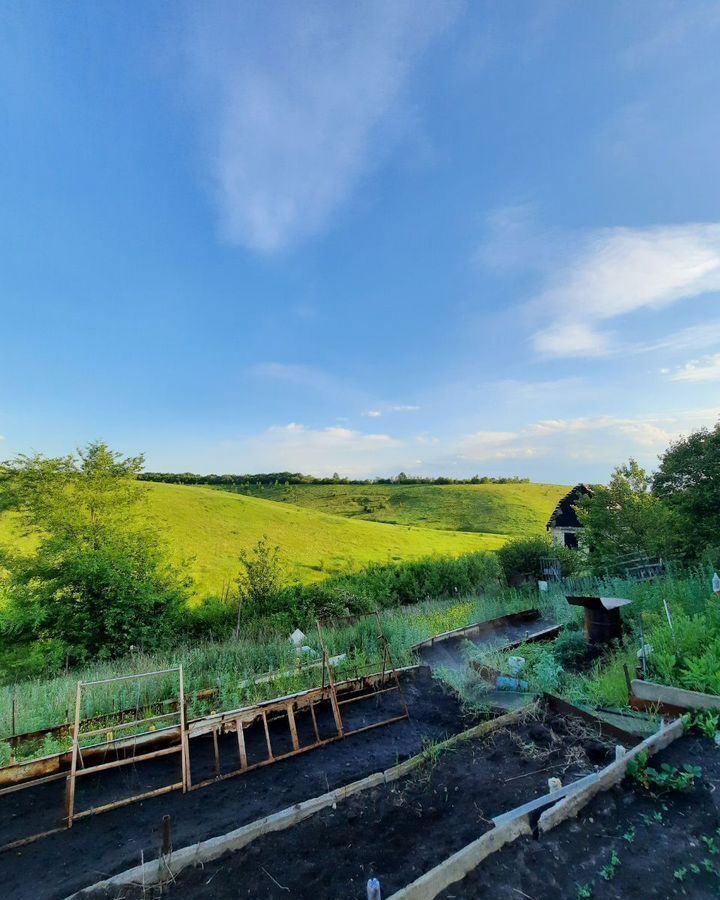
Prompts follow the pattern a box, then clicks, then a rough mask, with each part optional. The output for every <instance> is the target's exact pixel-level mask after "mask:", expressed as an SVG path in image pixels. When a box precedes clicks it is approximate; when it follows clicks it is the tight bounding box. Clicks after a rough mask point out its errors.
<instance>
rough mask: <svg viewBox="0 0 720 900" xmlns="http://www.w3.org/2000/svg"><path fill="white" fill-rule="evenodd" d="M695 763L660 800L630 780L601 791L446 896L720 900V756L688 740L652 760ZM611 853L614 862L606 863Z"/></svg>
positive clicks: (702, 742) (472, 899)
mask: <svg viewBox="0 0 720 900" xmlns="http://www.w3.org/2000/svg"><path fill="white" fill-rule="evenodd" d="M663 762H667V763H669V764H671V765H674V766H677V767H678V768H682V766H683V764H684V763H690V764H691V765H695V766H700V767H701V768H702V771H703V777H702V780H701V781H700V782H699V783H697V785H696V787H695V788H694V789H693V790H692V791H689V792H687V793H678V792H676V791H671V792H667V793H664V794H661V795H658V796H656V797H653V796H651V795H650V794H649V793H648V792H647V791H646V790H644V789H642V788H638V787H636V786H635V784H634V782H632V781H631V780H630V779H626V780H625V781H624V782H623V783H622V784H621V785H618V786H616V787H614V788H612V789H611V790H609V791H607V792H605V793H603V794H599V795H598V796H597V797H595V798H594V799H593V800H592V801H591V802H590V803H589V804H588V805H587V806H586V807H585V808H584V809H583V810H581V812H580V813H579V815H578V817H577V819H573V820H568V821H567V822H564V823H563V824H562V825H559V826H558V827H557V828H555V829H553V830H552V831H550V832H548V834H546V835H542V836H541V837H540V838H539V839H538V840H533V839H532V838H520V839H518V840H517V841H515V842H514V843H513V844H511V845H510V846H508V847H505V848H504V849H502V850H500V851H499V852H497V853H494V854H493V855H492V856H490V857H488V859H486V860H485V861H484V862H483V863H481V864H480V866H478V868H477V869H475V870H474V871H473V872H471V873H470V874H469V875H468V876H467V877H466V878H464V879H463V880H462V881H461V882H458V883H457V884H454V885H452V886H451V887H449V888H448V889H447V890H446V891H445V892H443V893H442V894H441V895H440V896H441V898H442V900H476V898H492V900H518V898H522V897H525V898H530V900H557V898H572V900H575V898H583V897H585V898H593V900H666V898H672V897H683V898H688V900H706V898H710V897H718V896H720V835H719V834H718V829H719V828H720V811H719V809H718V805H719V804H720V796H719V795H720V791H718V790H716V788H717V786H718V784H720V750H718V749H717V748H716V747H715V745H714V744H713V743H712V742H711V741H709V740H707V739H706V738H699V737H696V736H685V737H682V738H680V739H679V740H677V741H676V742H675V743H674V744H672V745H671V746H670V747H668V749H667V750H665V751H663V752H662V753H660V754H658V756H656V757H653V758H652V760H651V761H650V763H649V764H650V765H651V766H653V767H654V768H659V767H660V765H661V764H662V763H663ZM613 851H614V852H615V854H616V855H617V859H618V860H619V862H618V864H617V865H615V866H612V865H609V864H610V862H611V854H612V853H613Z"/></svg>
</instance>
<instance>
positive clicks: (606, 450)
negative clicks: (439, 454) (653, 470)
mask: <svg viewBox="0 0 720 900" xmlns="http://www.w3.org/2000/svg"><path fill="white" fill-rule="evenodd" d="M718 416H720V406H718V407H716V408H711V409H708V408H701V409H690V410H683V411H682V412H678V413H663V414H650V415H647V416H642V417H640V416H638V417H621V416H615V415H597V416H580V417H576V418H572V419H542V420H539V421H538V422H533V423H531V424H528V425H527V426H525V427H524V428H522V429H519V430H518V431H507V432H503V431H480V432H477V433H475V434H470V435H467V436H466V437H465V438H463V439H462V440H461V441H460V442H459V444H458V446H457V456H458V458H459V459H461V460H463V461H467V462H484V461H490V460H502V459H533V458H536V457H545V458H547V457H552V458H553V459H554V460H561V461H564V462H565V463H570V462H572V461H583V462H585V463H605V464H612V463H613V462H615V463H620V462H622V461H623V460H624V459H627V458H628V457H629V456H630V455H639V456H642V457H644V458H645V459H646V460H647V461H648V462H649V463H652V462H654V460H653V455H656V454H658V453H660V452H661V451H662V450H664V449H665V448H666V447H667V446H668V444H669V443H670V442H671V441H673V440H675V439H676V438H678V437H679V436H680V435H682V434H687V433H688V432H689V431H692V430H693V429H696V428H700V427H702V426H704V425H709V424H712V423H713V422H715V421H716V420H717V418H718Z"/></svg>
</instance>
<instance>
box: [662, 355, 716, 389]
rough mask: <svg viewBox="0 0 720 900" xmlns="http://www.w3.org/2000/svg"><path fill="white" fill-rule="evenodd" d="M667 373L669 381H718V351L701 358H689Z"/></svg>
mask: <svg viewBox="0 0 720 900" xmlns="http://www.w3.org/2000/svg"><path fill="white" fill-rule="evenodd" d="M666 374H668V373H666ZM669 374H670V380H671V381H692V382H701V381H720V353H713V354H711V355H710V356H705V357H703V358H702V359H691V360H690V361H689V362H686V363H685V365H684V366H678V368H676V369H675V370H674V371H672V372H670V373H669Z"/></svg>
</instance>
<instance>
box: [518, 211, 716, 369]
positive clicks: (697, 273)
mask: <svg viewBox="0 0 720 900" xmlns="http://www.w3.org/2000/svg"><path fill="white" fill-rule="evenodd" d="M714 291H720V225H718V224H688V225H678V226H660V227H655V228H646V229H631V228H609V229H603V230H601V231H598V232H594V233H592V234H590V235H589V236H588V237H587V239H586V240H585V242H584V246H583V247H582V249H581V250H580V251H579V252H578V253H577V254H576V255H575V256H573V257H572V258H570V259H568V260H567V261H566V263H565V265H564V266H562V267H561V268H560V269H559V270H558V271H557V272H555V273H553V274H552V275H550V277H549V279H548V283H547V284H546V287H545V289H544V291H543V292H542V293H541V295H540V296H539V297H537V298H536V300H535V301H534V302H533V304H532V306H533V307H534V308H535V309H536V310H537V311H538V312H539V313H540V314H541V315H544V316H547V317H549V319H550V324H549V325H548V326H547V327H545V328H543V329H541V330H539V331H538V332H536V334H535V335H534V338H533V343H534V346H535V348H536V349H537V350H538V351H539V352H540V353H542V354H543V355H546V356H587V355H595V356H597V355H604V354H606V353H608V352H609V351H610V350H611V349H612V347H613V344H614V336H613V334H612V332H611V331H610V330H608V329H607V328H606V327H604V326H605V323H607V322H609V321H611V320H614V319H617V318H621V317H623V316H626V315H628V314H630V313H634V312H638V311H640V310H657V309H661V308H663V307H666V306H669V305H671V304H673V303H676V302H678V301H680V300H687V299H689V298H692V297H697V296H700V295H702V294H707V293H710V292H714Z"/></svg>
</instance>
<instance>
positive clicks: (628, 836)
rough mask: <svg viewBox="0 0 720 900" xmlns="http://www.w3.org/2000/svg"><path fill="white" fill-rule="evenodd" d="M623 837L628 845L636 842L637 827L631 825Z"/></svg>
mask: <svg viewBox="0 0 720 900" xmlns="http://www.w3.org/2000/svg"><path fill="white" fill-rule="evenodd" d="M622 837H623V840H624V841H625V842H626V843H628V844H632V842H633V841H634V840H635V827H634V826H633V825H631V826H630V828H628V830H627V831H626V832H625V834H623V836H622Z"/></svg>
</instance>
